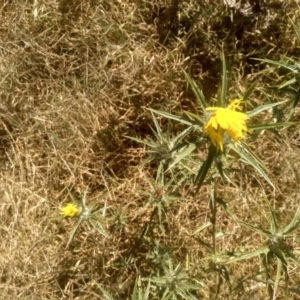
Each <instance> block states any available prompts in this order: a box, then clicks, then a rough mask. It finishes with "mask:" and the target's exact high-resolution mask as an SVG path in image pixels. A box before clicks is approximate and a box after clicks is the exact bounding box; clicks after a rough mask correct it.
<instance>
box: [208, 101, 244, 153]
mask: <svg viewBox="0 0 300 300" xmlns="http://www.w3.org/2000/svg"><path fill="white" fill-rule="evenodd" d="M242 102H243V101H242V99H234V100H232V101H231V103H230V104H229V105H228V106H227V107H226V108H223V107H208V108H207V109H206V110H207V111H212V112H213V113H212V115H211V116H210V118H209V120H208V121H207V123H206V124H205V126H204V132H206V133H207V134H208V135H209V137H210V139H211V141H212V143H213V145H214V146H215V147H217V148H219V149H220V150H221V151H223V150H224V148H223V137H224V133H225V132H226V133H227V134H228V135H229V136H230V137H231V138H232V140H233V141H234V143H237V142H238V141H239V140H241V139H244V138H245V132H246V131H248V128H247V125H246V120H247V119H249V117H248V116H247V115H246V114H244V113H242V112H238V111H237V110H241V104H242Z"/></svg>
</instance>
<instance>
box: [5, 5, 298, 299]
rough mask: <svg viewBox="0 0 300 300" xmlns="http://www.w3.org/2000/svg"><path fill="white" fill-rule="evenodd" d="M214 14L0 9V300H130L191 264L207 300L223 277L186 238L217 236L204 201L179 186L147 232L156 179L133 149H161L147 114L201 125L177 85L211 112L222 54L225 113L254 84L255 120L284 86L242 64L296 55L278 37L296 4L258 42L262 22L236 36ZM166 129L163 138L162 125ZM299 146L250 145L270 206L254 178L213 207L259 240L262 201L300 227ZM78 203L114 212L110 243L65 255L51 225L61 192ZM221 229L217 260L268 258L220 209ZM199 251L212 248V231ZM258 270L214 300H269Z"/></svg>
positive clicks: (83, 234) (294, 132) (283, 36)
mask: <svg viewBox="0 0 300 300" xmlns="http://www.w3.org/2000/svg"><path fill="white" fill-rule="evenodd" d="M270 2H274V3H275V2H276V1H270ZM277 2H278V3H279V4H280V1H277ZM277 2H276V3H277ZM212 3H214V2H211V1H200V2H199V3H197V4H195V3H194V1H182V2H180V1H160V0H157V1H136V2H134V1H117V0H115V1H100V2H99V1H93V0H90V1H85V2H82V1H75V0H73V1H63V0H61V1H59V3H58V2H57V1H53V0H46V1H42V2H38V1H27V2H26V1H18V0H11V1H4V3H2V4H1V5H0V13H1V20H2V21H1V25H0V37H1V43H0V86H1V89H0V99H1V103H0V117H1V119H0V120H1V124H0V159H1V163H0V172H1V181H0V194H1V204H0V207H1V210H0V220H1V221H0V225H1V226H0V230H1V239H2V241H1V246H0V252H1V255H0V279H1V280H0V289H1V297H0V298H1V299H104V298H103V297H104V296H103V294H102V293H101V291H100V290H99V285H101V286H102V287H103V288H105V289H106V290H107V291H109V292H110V293H111V294H112V295H113V296H114V297H115V299H129V296H130V295H131V292H132V289H133V285H134V282H135V280H136V278H137V277H138V276H139V275H141V276H142V277H143V278H147V276H158V273H159V274H163V272H164V271H163V267H162V266H163V265H164V264H167V261H168V259H169V258H171V259H172V261H173V263H174V265H178V264H179V263H182V264H183V265H185V266H187V265H188V264H190V266H191V268H190V269H188V275H189V276H190V278H195V279H197V280H198V281H199V282H202V283H203V290H199V291H196V292H195V297H198V298H199V299H200V298H204V299H212V297H213V295H214V293H215V292H216V275H215V268H216V266H213V265H211V264H210V263H209V262H208V261H206V260H203V258H204V257H205V256H206V255H208V252H207V250H206V249H205V247H203V245H201V244H199V242H198V241H197V240H196V239H195V238H193V237H192V234H193V232H195V230H196V229H197V228H199V227H200V226H201V225H203V224H204V223H205V222H208V221H210V213H209V207H208V204H207V197H208V195H209V191H208V188H207V187H206V186H204V187H203V188H202V190H201V193H200V195H199V196H197V197H196V198H195V199H194V198H193V196H192V194H191V193H190V184H188V182H186V183H185V184H183V185H182V186H181V187H179V190H176V192H174V193H173V196H176V197H177V198H176V199H175V200H174V201H173V202H169V203H167V204H165V206H164V209H163V222H161V223H160V222H159V220H158V217H157V215H155V216H154V219H153V220H152V222H150V223H149V220H150V219H151V215H152V213H153V211H154V205H153V202H151V197H152V196H151V195H153V193H154V191H153V187H151V186H150V185H149V183H148V182H147V180H146V176H147V177H149V178H153V176H154V174H155V171H156V170H155V167H156V164H153V165H151V166H146V167H144V168H143V169H138V168H137V165H138V164H139V163H141V162H142V161H143V160H144V159H145V149H144V147H143V146H142V145H139V144H137V143H136V142H134V141H132V140H130V139H128V138H127V137H126V136H134V137H140V138H142V139H145V138H146V137H149V136H151V135H152V138H154V137H153V134H152V131H151V128H150V126H151V127H153V126H152V120H151V116H150V114H149V112H148V111H147V110H146V108H154V109H161V110H164V111H169V112H172V113H176V114H182V113H183V111H186V110H191V111H194V112H195V111H196V110H197V109H198V108H197V102H196V100H195V97H194V95H193V93H192V92H191V90H190V89H189V88H187V84H186V82H185V79H184V76H183V70H185V71H187V72H188V73H189V74H190V75H191V76H192V77H193V78H194V79H195V81H196V82H197V84H199V86H200V87H202V88H203V91H204V94H205V95H206V97H207V98H208V100H209V101H213V98H214V97H215V95H216V93H217V89H218V86H219V81H220V72H221V63H220V60H219V54H220V51H221V50H224V51H225V54H226V56H227V61H228V66H229V71H230V72H229V74H230V77H231V79H232V81H233V82H232V85H231V89H230V94H231V95H232V96H233V97H236V96H238V95H240V94H242V93H243V92H244V91H245V89H246V88H247V87H248V86H249V85H250V84H251V83H252V82H253V81H255V80H259V84H258V87H257V90H256V92H255V93H256V94H255V97H253V98H251V101H252V102H251V104H250V105H251V106H253V107H255V106H256V105H257V104H259V103H261V101H263V94H262V93H261V92H260V89H261V88H262V87H264V86H265V85H266V84H267V83H269V84H274V82H280V78H275V77H274V76H275V75H274V74H276V73H275V72H271V71H269V70H265V69H264V67H263V65H262V64H260V63H257V62H254V61H253V60H251V58H254V57H260V58H266V57H268V58H270V59H278V58H279V57H280V55H282V54H286V55H287V56H289V55H290V56H292V55H296V54H299V49H298V48H297V47H296V41H295V38H294V34H293V33H292V28H291V26H290V25H288V21H287V20H288V16H290V17H291V18H292V19H293V20H294V22H296V21H297V18H298V15H299V10H298V8H297V7H296V6H295V5H294V4H293V5H292V4H291V5H290V6H289V5H287V6H285V7H284V8H280V10H281V9H284V11H285V14H284V16H283V14H282V13H281V11H280V12H279V11H278V9H276V8H272V7H271V6H270V7H269V8H268V10H269V12H270V19H269V24H268V25H267V26H266V25H265V24H263V22H264V20H265V17H266V16H265V14H264V12H261V14H259V15H258V19H257V21H251V22H250V21H249V20H248V21H249V22H246V23H243V19H239V20H236V22H235V23H233V24H231V23H230V22H229V20H228V18H229V15H228V11H226V10H225V8H224V6H223V5H221V4H218V5H213V4H212ZM296 9H297V10H296ZM264 26H266V27H264ZM275 97H276V95H275ZM295 118H296V117H295ZM160 122H161V125H162V127H163V128H164V129H166V127H167V126H166V125H167V122H166V121H164V120H160ZM174 128H175V129H174V130H175V132H174V134H176V127H174ZM298 132H299V126H298V125H295V126H293V127H291V128H290V129H288V130H286V131H282V134H283V135H284V137H285V140H286V142H287V144H286V145H285V144H282V143H281V142H278V141H277V140H276V138H275V137H274V136H272V135H271V134H269V133H264V134H262V135H261V137H260V138H259V139H258V140H257V141H256V142H255V143H256V144H255V145H256V150H257V154H258V156H259V157H261V158H262V159H263V160H264V162H265V163H266V165H267V167H268V168H269V170H270V177H271V178H272V180H273V181H274V182H275V185H276V188H277V190H276V191H273V190H271V189H270V188H269V187H268V186H267V185H266V183H264V182H263V181H262V180H260V179H257V178H255V176H253V175H247V174H245V175H244V176H243V179H242V180H243V181H242V189H241V190H239V189H237V188H234V187H232V186H230V185H229V184H228V185H225V186H220V189H219V194H220V195H219V197H222V198H223V199H224V201H227V202H229V203H230V205H231V208H232V210H234V211H235V212H236V214H237V215H238V216H239V217H240V218H241V219H243V220H244V221H247V222H249V223H251V224H254V225H257V224H262V225H266V226H268V223H267V222H266V220H265V217H264V215H266V214H267V213H268V208H267V206H266V203H265V202H264V199H263V197H262V196H261V192H260V190H261V189H264V190H265V192H266V193H267V195H268V197H269V200H270V201H271V203H272V205H274V208H275V209H276V212H278V217H279V219H282V221H283V223H284V224H285V223H286V221H287V220H289V219H290V218H291V216H292V214H293V213H294V212H295V209H296V207H297V205H298V202H299V196H298V195H299V187H298V181H299V180H298V179H299V167H298V164H299V163H298V157H299V154H300V153H299V134H298ZM199 155H200V156H201V153H200V154H199ZM202 155H203V154H202ZM195 172H196V170H195ZM237 176H239V174H237ZM151 180H152V179H151ZM87 188H88V202H89V203H93V202H94V201H99V206H100V207H101V206H103V207H107V211H106V216H105V218H104V219H103V226H104V227H105V230H106V231H107V233H108V237H105V236H102V235H99V233H98V232H96V231H95V230H94V229H91V228H89V227H88V226H87V225H84V226H82V227H80V228H79V231H78V232H77V234H76V235H75V238H74V240H73V241H72V243H71V245H70V247H69V248H68V249H66V247H65V246H66V243H67V240H68V238H69V234H70V232H71V230H72V228H73V225H74V222H73V220H61V219H60V218H58V209H59V207H61V206H62V205H63V204H65V203H67V202H69V201H70V199H69V196H68V191H67V189H70V190H71V191H72V194H73V195H74V196H76V197H77V198H80V197H81V195H82V194H83V192H84V191H85V190H86V189H87ZM172 189H173V191H175V185H174V186H171V188H170V190H172ZM141 191H143V192H144V193H141ZM166 192H167V193H168V192H169V191H166ZM216 222H217V228H218V233H220V238H219V239H217V249H219V250H220V251H222V252H230V251H234V249H238V248H239V247H240V246H241V245H242V247H243V248H244V249H245V250H249V251H252V250H255V249H256V247H258V246H259V245H263V243H264V240H262V239H261V237H260V236H258V235H257V234H254V233H253V232H251V231H250V230H248V229H245V228H242V227H241V226H240V225H237V224H236V223H234V222H233V221H232V220H231V219H230V218H229V216H228V214H227V213H226V212H225V211H223V210H222V209H221V208H219V209H218V214H217V220H216ZM149 224H150V226H149V229H148V231H147V234H146V237H145V239H144V241H142V242H141V241H140V237H141V235H142V233H143V230H144V228H145V226H148V225H149ZM155 224H160V226H156V225H155ZM221 233H222V234H221ZM298 234H299V230H298ZM201 238H202V239H203V240H204V241H205V242H206V243H211V232H210V229H209V230H207V231H203V233H201ZM257 261H258V259H253V260H251V261H246V262H242V263H241V265H242V267H241V265H239V264H238V263H237V264H233V265H230V266H229V267H228V272H229V274H230V277H231V278H232V279H231V283H232V285H233V286H234V287H235V289H232V290H230V288H229V285H228V284H225V283H224V284H223V285H222V286H221V290H220V299H229V295H231V297H232V299H250V298H251V299H266V298H265V297H266V292H265V286H264V282H262V285H261V286H259V284H258V283H257V282H256V281H255V280H256V279H255V278H254V277H255V276H256V274H257V272H258V262H257ZM298 273H299V267H296V266H293V265H291V267H290V277H291V285H296V284H299V280H298ZM242 281H243V282H244V283H243V288H241V286H242V284H241V286H239V287H238V284H239V283H240V282H242ZM262 281H263V280H262ZM295 297H296V294H295ZM278 299H282V298H278ZM295 299H297V298H295Z"/></svg>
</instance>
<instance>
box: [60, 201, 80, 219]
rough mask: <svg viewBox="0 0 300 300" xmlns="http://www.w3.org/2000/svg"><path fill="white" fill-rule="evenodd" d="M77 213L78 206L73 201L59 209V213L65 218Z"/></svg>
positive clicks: (74, 215)
mask: <svg viewBox="0 0 300 300" xmlns="http://www.w3.org/2000/svg"><path fill="white" fill-rule="evenodd" d="M78 214H79V209H78V207H77V206H76V205H75V204H73V203H68V204H67V205H66V206H64V207H62V208H61V209H60V215H62V216H64V217H65V218H67V217H70V218H73V217H76V216H77V215H78Z"/></svg>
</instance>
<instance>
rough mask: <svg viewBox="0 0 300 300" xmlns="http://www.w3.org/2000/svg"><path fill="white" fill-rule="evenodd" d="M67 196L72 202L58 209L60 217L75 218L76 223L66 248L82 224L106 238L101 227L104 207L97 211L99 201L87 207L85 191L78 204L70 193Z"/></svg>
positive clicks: (104, 211) (104, 214) (104, 213)
mask: <svg viewBox="0 0 300 300" xmlns="http://www.w3.org/2000/svg"><path fill="white" fill-rule="evenodd" d="M69 196H70V197H71V199H72V201H73V202H72V203H68V204H67V205H65V206H64V207H62V208H61V209H60V215H61V216H62V217H64V218H76V219H77V222H76V223H75V224H74V227H73V229H72V231H71V234H70V237H69V240H68V242H67V245H66V248H67V247H68V246H69V245H70V243H71V242H72V240H73V238H74V236H75V233H76V232H77V230H78V228H79V226H80V225H81V224H82V223H83V222H86V223H87V224H88V225H89V226H91V227H92V228H94V229H95V230H96V231H97V232H98V233H100V234H102V235H104V236H106V237H107V234H106V232H105V230H104V228H103V226H102V224H103V223H104V218H105V216H106V206H105V207H104V208H100V209H99V208H98V209H97V207H98V204H99V201H95V202H94V203H93V204H91V205H90V206H88V205H87V203H86V197H87V190H85V192H84V194H83V196H82V198H81V201H80V203H79V201H77V200H76V199H75V198H74V197H73V195H72V194H71V192H70V191H69Z"/></svg>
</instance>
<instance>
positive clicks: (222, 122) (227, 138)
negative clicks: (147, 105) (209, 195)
mask: <svg viewBox="0 0 300 300" xmlns="http://www.w3.org/2000/svg"><path fill="white" fill-rule="evenodd" d="M221 59H222V63H223V72H222V85H221V89H220V90H219V94H218V98H217V103H216V106H213V107H211V106H209V105H208V102H207V100H206V99H205V97H204V95H203V93H202V91H201V90H200V89H199V88H198V86H197V85H196V83H195V82H194V81H193V80H192V79H191V78H190V77H189V75H188V74H186V73H185V77H186V80H187V82H188V83H189V84H190V86H191V87H192V89H193V91H194V93H195V95H196V98H197V100H198V103H199V105H200V107H201V108H202V114H194V113H191V112H186V113H185V115H184V116H176V115H173V114H169V113H166V112H162V111H156V110H151V111H153V112H154V113H156V114H158V115H161V116H164V117H166V118H168V119H172V120H175V121H177V122H180V123H182V124H185V125H188V128H187V129H186V130H185V131H183V132H182V133H181V134H180V140H179V142H178V143H175V144H174V146H173V148H172V149H171V152H172V153H173V155H174V156H176V157H177V159H175V160H174V162H173V163H172V164H171V165H170V167H169V168H170V169H171V167H173V166H175V165H176V164H177V163H179V162H181V163H182V160H184V159H186V158H187V157H189V156H190V154H191V153H192V152H193V151H195V150H197V149H200V150H201V149H202V150H203V149H205V147H204V146H205V144H206V145H207V143H205V141H207V142H208V145H209V146H208V154H207V158H206V159H205V160H204V161H203V163H202V166H201V167H200V170H199V171H198V174H197V176H196V178H195V184H196V191H195V194H197V193H198V192H199V190H200V188H201V186H202V185H203V183H204V181H205V179H206V175H207V174H208V171H209V170H212V171H213V172H214V170H213V169H212V167H213V162H215V164H216V170H217V172H218V174H219V175H220V177H221V179H222V180H223V181H224V180H227V181H229V182H230V183H232V184H235V182H234V181H233V180H232V179H231V178H230V174H229V172H230V167H229V168H225V166H224V160H225V161H226V162H227V165H229V166H230V161H234V160H236V157H238V161H239V162H240V163H241V164H246V165H250V166H252V167H253V168H254V169H255V170H256V171H257V172H258V173H259V175H260V176H262V177H263V178H264V179H265V180H266V181H267V182H268V183H269V184H270V185H271V186H272V187H274V185H273V183H272V181H271V180H270V178H269V177H268V175H267V169H266V167H265V166H264V164H263V163H262V161H261V160H260V159H259V158H258V157H257V156H256V155H255V153H254V152H253V151H252V150H251V148H250V145H249V144H248V143H247V136H250V135H251V136H253V138H254V137H255V135H254V133H255V132H256V131H257V132H258V131H261V130H272V131H275V132H276V129H277V128H281V127H283V126H288V125H290V124H291V123H288V122H269V123H264V124H251V118H253V117H254V116H257V115H258V114H260V113H261V112H263V111H266V110H270V109H272V108H274V107H279V106H280V105H282V104H283V103H284V102H285V101H282V102H276V103H267V104H264V105H261V106H259V107H257V108H255V109H253V110H251V111H246V112H243V110H242V109H243V105H246V104H247V101H248V98H249V96H250V94H251V92H252V91H253V89H254V88H255V85H253V86H251V87H250V88H249V89H248V90H247V91H246V92H245V94H244V95H243V97H240V98H238V99H234V100H232V101H228V96H227V89H228V87H227V86H228V80H227V69H226V62H225V57H224V54H222V55H221ZM195 132H197V133H198V134H199V135H200V137H201V143H199V140H197V141H195V140H194V139H189V135H190V134H191V133H195ZM178 149H180V150H181V153H180V155H179V154H176V151H177V150H178ZM232 153H235V155H234V157H232ZM196 164H197V162H195V165H196ZM186 167H187V168H190V166H186ZM215 176H216V174H215V175H213V177H215Z"/></svg>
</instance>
